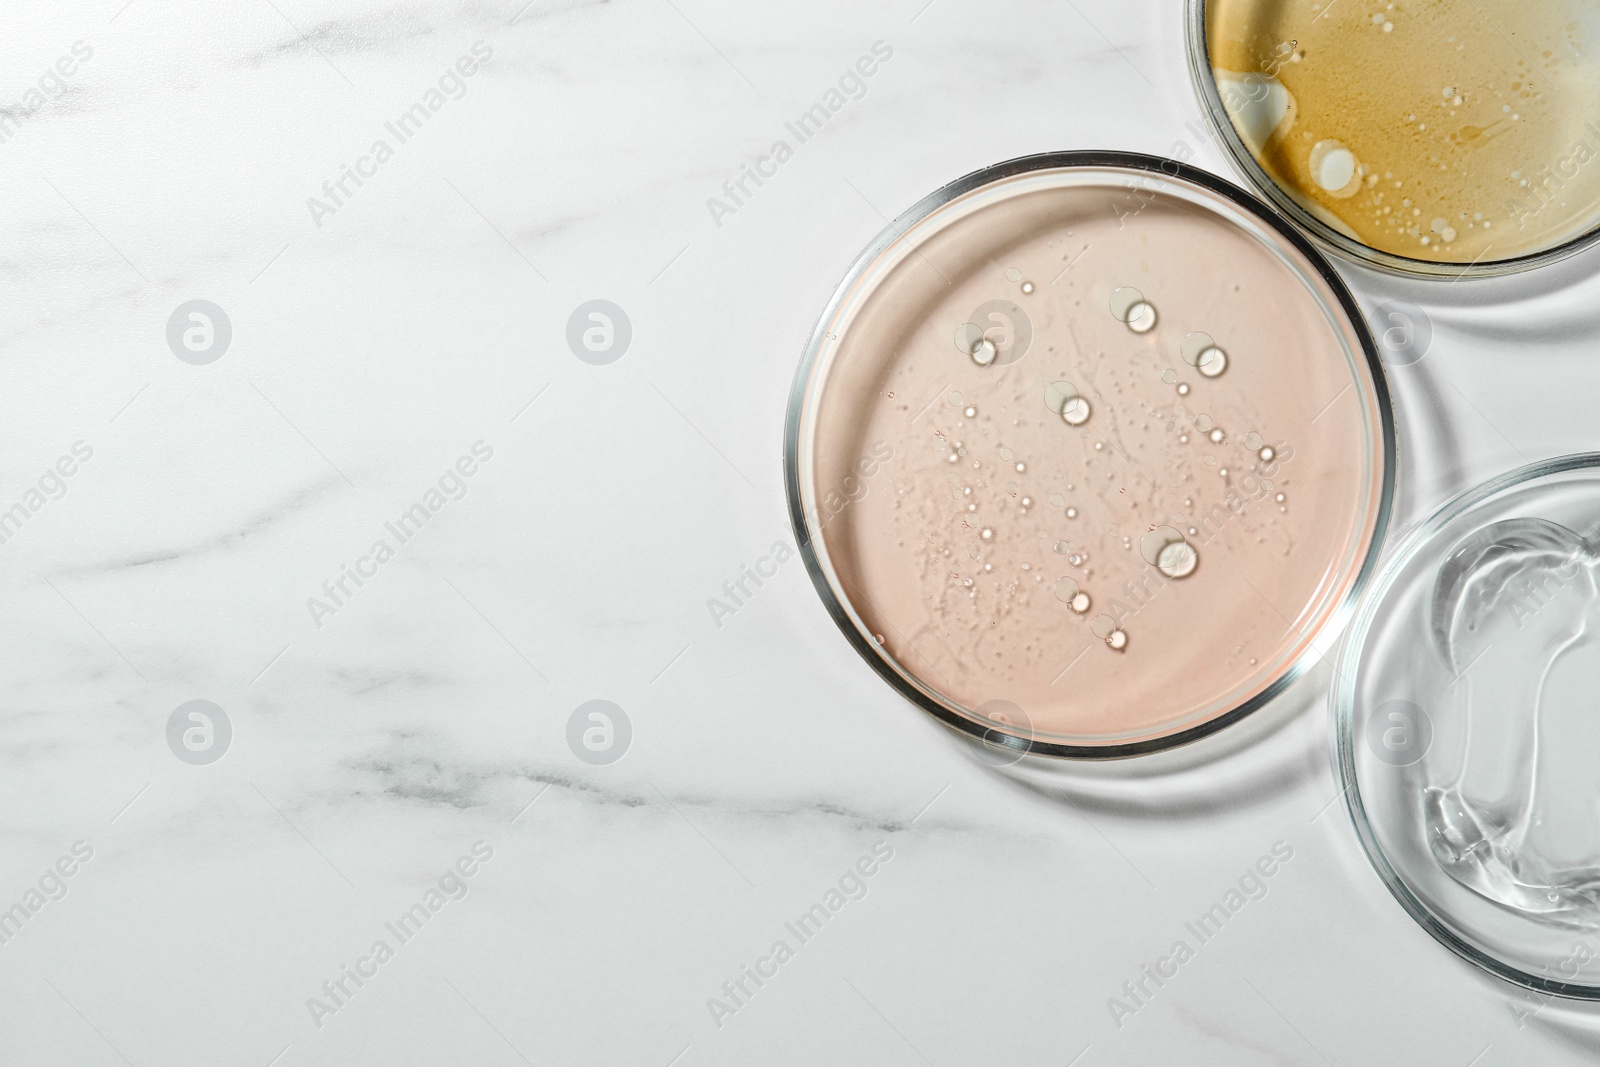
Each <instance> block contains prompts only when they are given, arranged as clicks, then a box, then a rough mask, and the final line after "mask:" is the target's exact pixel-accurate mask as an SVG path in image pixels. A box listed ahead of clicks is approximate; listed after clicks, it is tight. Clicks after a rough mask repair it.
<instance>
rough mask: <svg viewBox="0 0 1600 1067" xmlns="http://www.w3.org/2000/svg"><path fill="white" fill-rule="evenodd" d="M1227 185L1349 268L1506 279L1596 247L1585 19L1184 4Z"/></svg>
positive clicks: (1504, 11) (1438, 8) (1579, 7)
mask: <svg viewBox="0 0 1600 1067" xmlns="http://www.w3.org/2000/svg"><path fill="white" fill-rule="evenodd" d="M1188 21H1189V26H1188V32H1189V60H1190V70H1191V73H1192V75H1193V77H1194V81H1195V85H1196V88H1197V90H1198V92H1199V95H1200V98H1201V102H1202V104H1203V105H1204V108H1205V110H1206V111H1207V113H1208V114H1209V116H1210V119H1211V124H1212V127H1213V129H1214V131H1215V132H1216V134H1217V140H1218V141H1219V142H1220V143H1221V144H1222V146H1223V147H1224V149H1225V150H1226V152H1227V154H1229V155H1230V156H1231V157H1232V161H1233V163H1234V164H1235V166H1236V167H1237V169H1238V170H1239V172H1240V173H1241V174H1242V175H1243V176H1244V177H1245V179H1246V180H1247V181H1248V182H1250V184H1251V185H1252V186H1253V187H1254V188H1255V189H1256V190H1257V191H1259V192H1260V193H1261V194H1262V195H1263V196H1265V197H1266V198H1267V199H1268V200H1270V201H1272V203H1273V204H1275V205H1276V206H1277V207H1278V208H1279V209H1280V210H1282V211H1284V212H1285V213H1286V214H1288V215H1289V217H1290V218H1291V219H1293V220H1294V221H1295V223H1296V224H1297V225H1299V226H1301V227H1302V228H1304V229H1305V230H1307V231H1308V232H1310V233H1311V234H1313V235H1314V236H1315V237H1317V238H1318V239H1319V240H1320V241H1322V242H1323V243H1325V244H1326V245H1327V246H1329V247H1331V248H1333V249H1335V250H1337V251H1338V252H1340V253H1342V254H1344V255H1346V256H1348V257H1350V258H1353V259H1355V260H1358V261H1361V262H1365V263H1368V264H1370V265H1373V266H1376V267H1380V268H1383V269H1387V270H1391V271H1395V272H1398V273H1402V274H1410V275H1443V276H1450V277H1455V276H1460V275H1463V274H1470V275H1493V274H1507V273H1511V272H1513V271H1518V270H1524V269H1527V268H1530V267H1534V266H1538V265H1540V264H1542V263H1547V262H1551V261H1553V260H1556V259H1560V258H1563V257H1565V256H1567V255H1570V254H1572V253H1574V252H1576V251H1578V250H1580V249H1582V248H1584V247H1587V246H1588V245H1590V244H1592V243H1593V242H1594V241H1595V240H1596V238H1597V237H1600V105H1597V103H1596V101H1597V100H1600V7H1597V6H1596V5H1595V4H1594V3H1593V2H1592V0H1546V2H1542V3H1527V2H1526V0H1473V2H1471V3H1448V4H1445V3H1440V4H1414V3H1399V2H1397V3H1390V4H1384V5H1378V6H1376V7H1367V6H1363V5H1359V4H1357V5H1346V4H1339V3H1336V2H1332V0H1290V2H1287V3H1285V2H1279V0H1270V2H1268V0H1190V2H1189V12H1188Z"/></svg>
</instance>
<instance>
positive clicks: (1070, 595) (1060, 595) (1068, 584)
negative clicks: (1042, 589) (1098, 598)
mask: <svg viewBox="0 0 1600 1067" xmlns="http://www.w3.org/2000/svg"><path fill="white" fill-rule="evenodd" d="M1055 594H1056V599H1057V600H1059V601H1061V602H1062V603H1063V604H1071V603H1072V602H1073V601H1074V600H1076V599H1077V597H1078V580H1077V579H1076V578H1066V577H1062V578H1057V579H1056V584H1055Z"/></svg>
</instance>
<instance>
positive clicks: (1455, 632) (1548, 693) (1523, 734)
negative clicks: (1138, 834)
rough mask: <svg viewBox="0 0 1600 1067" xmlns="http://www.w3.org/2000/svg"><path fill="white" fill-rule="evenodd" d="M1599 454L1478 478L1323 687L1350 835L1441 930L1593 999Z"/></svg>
mask: <svg viewBox="0 0 1600 1067" xmlns="http://www.w3.org/2000/svg"><path fill="white" fill-rule="evenodd" d="M1597 621H1600V453H1588V454H1583V455H1575V456H1567V457H1562V458H1560V459H1554V460H1550V461H1547V462H1541V463H1535V464H1532V465H1529V466H1526V467H1523V468H1521V469H1519V470H1516V471H1513V472H1511V473H1510V474H1507V475H1504V476H1503V477H1500V478H1497V479H1495V480H1493V481H1491V482H1488V483H1487V484H1484V485H1482V486H1479V487H1477V488H1474V489H1471V490H1469V491H1468V492H1466V493H1464V494H1462V495H1461V496H1460V497H1458V498H1457V499H1455V500H1453V501H1451V502H1450V503H1449V504H1447V505H1445V507H1443V508H1442V509H1440V511H1439V512H1437V513H1436V514H1435V515H1434V516H1433V517H1432V518H1430V519H1429V520H1428V521H1427V522H1425V523H1423V524H1422V525H1421V526H1419V527H1418V528H1417V529H1416V530H1414V531H1412V532H1411V533H1410V534H1409V535H1408V536H1407V537H1406V538H1405V539H1404V540H1403V541H1402V543H1401V544H1400V545H1399V546H1398V548H1397V549H1396V551H1395V552H1394V553H1393V554H1392V556H1391V558H1390V560H1389V561H1388V562H1387V563H1386V564H1385V565H1384V567H1383V568H1382V570H1381V572H1380V574H1379V576H1378V578H1377V579H1376V581H1375V582H1374V583H1373V587H1372V589H1371V591H1370V593H1369V594H1368V598H1367V599H1366V600H1365V601H1364V602H1363V605H1362V607H1361V609H1360V611H1359V613H1358V614H1357V616H1356V619H1355V621H1354V622H1353V624H1352V626H1351V628H1350V634H1349V640H1348V643H1347V644H1346V646H1345V648H1344V650H1343V652H1342V653H1341V657H1340V667H1339V674H1338V680H1337V684H1336V687H1335V690H1334V702H1335V703H1334V709H1335V715H1334V719H1335V734H1336V747H1337V752H1338V765H1339V772H1340V774H1341V776H1342V777H1343V780H1344V785H1345V786H1346V791H1345V797H1346V802H1347V805H1348V808H1349V811H1350V815H1351V818H1352V820H1353V821H1354V822H1355V826H1356V831H1357V833H1358V834H1359V836H1360V838H1361V843H1362V845H1363V847H1364V848H1365V850H1366V853H1367V856H1368V857H1369V858H1370V859H1371V861H1372V864H1373V866H1374V867H1375V868H1376V869H1377V871H1378V873H1379V875H1380V876H1381V877H1382V878H1383V880H1384V882H1385V883H1387V884H1388V886H1389V889H1390V890H1391V891H1392V892H1393V893H1394V895H1395V897H1396V898H1397V899H1398V900H1399V901H1400V903H1401V904H1402V905H1403V906H1404V907H1405V909H1406V910H1407V911H1408V912H1410V914H1411V915H1412V917H1413V918H1414V919H1416V920H1417V922H1419V923H1421V924H1422V926H1423V927H1424V928H1426V929H1427V930H1428V931H1429V932H1430V933H1431V934H1433V936H1434V937H1436V938H1438V939H1439V940H1440V941H1441V942H1443V943H1444V944H1445V945H1447V946H1449V947H1450V948H1451V949H1453V950H1454V951H1456V952H1457V953H1459V954H1460V955H1461V956H1463V957H1465V958H1466V959H1468V960H1470V961H1472V962H1473V963H1476V964H1477V965H1479V966H1480V967H1483V968H1484V969H1485V970H1488V971H1490V972H1492V973H1494V974H1497V975H1499V976H1500V977H1502V978H1505V979H1507V980H1509V981H1512V982H1515V983H1517V984H1519V985H1522V986H1525V987H1528V988H1530V989H1537V990H1540V991H1542V992H1547V993H1553V994H1558V995H1562V996H1569V997H1580V998H1587V999H1600V837H1597V836H1596V834H1595V813H1596V811H1597V810H1600V784H1597V781H1596V778H1595V775H1594V768H1593V754H1594V752H1595V751H1596V749H1597V748H1600V719H1597V718H1596V717H1595V715H1594V713H1593V693H1594V678H1595V675H1596V672H1597V671H1600V643H1597V641H1596V636H1597V633H1600V630H1597V627H1596V623H1597Z"/></svg>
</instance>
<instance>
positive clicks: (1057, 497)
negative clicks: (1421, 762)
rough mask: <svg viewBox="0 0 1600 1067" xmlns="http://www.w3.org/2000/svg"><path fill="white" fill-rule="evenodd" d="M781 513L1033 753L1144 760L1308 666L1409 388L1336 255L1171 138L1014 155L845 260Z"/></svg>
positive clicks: (900, 641)
mask: <svg viewBox="0 0 1600 1067" xmlns="http://www.w3.org/2000/svg"><path fill="white" fill-rule="evenodd" d="M784 464H785V481H786V488H787V492H788V497H789V505H790V516H791V519H792V521H793V523H794V527H795V531H796V537H797V540H798V543H799V546H800V549H801V553H802V556H803V558H804V559H805V561H806V565H807V568H808V569H809V571H810V574H811V577H812V580H813V583H814V585H815V586H816V589H817V591H818V593H819V594H820V596H821V598H822V601H823V603H824V604H825V606H826V607H827V609H828V610H829V611H830V613H831V614H832V616H833V618H834V620H835V621H836V622H837V624H838V625H839V627H840V629H841V630H842V631H843V633H844V635H845V637H846V639H847V640H848V641H849V642H850V643H851V644H852V645H853V646H854V647H855V649H856V650H857V651H858V652H859V653H860V654H861V655H862V656H863V657H864V658H865V659H866V661H867V662H868V663H869V664H870V665H871V666H872V667H873V668H874V669H875V670H876V671H877V673H878V674H879V675H880V676H882V677H883V678H884V679H885V680H887V681H888V682H889V684H890V685H891V686H893V687H894V688H895V689H896V690H898V691H899V692H900V693H901V694H902V695H904V696H905V697H906V698H907V699H909V700H910V701H911V702H912V703H913V704H915V705H917V706H918V707H920V708H922V709H924V710H925V711H927V712H929V713H931V714H932V715H934V716H936V717H937V718H939V719H940V720H942V721H943V722H945V723H947V724H949V725H951V726H954V727H956V728H957V729H960V730H962V731H965V732H967V733H969V734H972V735H974V736H977V737H980V738H984V739H986V740H987V741H989V742H990V743H991V744H992V745H995V746H997V747H999V748H1002V749H1005V750H1007V751H1009V752H1012V753H1021V754H1026V753H1038V754H1042V755H1050V756H1062V757H1075V758H1107V757H1122V756H1132V755H1137V754H1140V753H1145V752H1152V751H1156V750H1159V749H1165V748H1170V747H1173V746H1176V745H1179V744H1183V743H1184V742H1187V741H1192V740H1194V739H1196V738H1199V737H1201V736H1204V735H1206V734H1209V733H1211V732H1212V731H1215V730H1218V729H1221V728H1222V727H1224V726H1227V725H1228V724H1230V723H1232V722H1235V721H1237V720H1239V719H1240V718H1242V717H1244V716H1246V715H1248V714H1250V713H1251V712H1252V711H1254V710H1255V709H1257V708H1259V707H1261V706H1262V705H1263V704H1265V703H1266V702H1267V701H1268V700H1270V699H1271V698H1272V697H1273V696H1274V695H1276V694H1277V693H1278V692H1280V691H1281V690H1282V689H1283V688H1285V687H1286V686H1288V685H1289V684H1290V683H1291V682H1292V681H1293V680H1294V679H1295V678H1296V677H1298V675H1299V674H1300V673H1302V672H1303V671H1304V670H1305V669H1306V668H1307V667H1308V666H1309V665H1310V664H1312V663H1314V662H1315V661H1316V659H1317V657H1318V656H1319V655H1320V653H1321V651H1322V650H1323V649H1325V648H1327V647H1328V646H1329V645H1330V644H1331V642H1332V640H1333V638H1334V635H1335V634H1337V633H1338V632H1339V630H1340V628H1341V627H1342V625H1343V623H1344V622H1345V621H1346V619H1347V618H1348V616H1349V614H1350V612H1351V611H1352V610H1353V604H1354V598H1355V597H1356V595H1357V594H1358V593H1359V592H1360V590H1361V589H1362V587H1363V585H1364V583H1365V581H1366V578H1367V577H1368V575H1369V573H1370V571H1371V569H1372V568H1373V566H1374V562H1373V561H1374V558H1375V550H1376V547H1377V545H1378V544H1379V542H1380V540H1381V536H1382V532H1383V529H1384V527H1385V524H1386V522H1387V516H1388V513H1389V507H1390V498H1391V493H1392V481H1393V470H1394V433H1393V424H1392V415H1391V411H1390V405H1389V397H1388V392H1387V388H1386V385H1385V383H1384V379H1383V373H1382V369H1381V365H1380V364H1379V363H1378V360H1377V357H1376V353H1375V349H1374V346H1373V341H1372V338H1371V336H1370V335H1369V333H1368V331H1367V328H1366V326H1365V325H1364V324H1363V323H1362V321H1361V318H1360V315H1359V313H1358V312H1357V309H1356V306H1355V304H1354V303H1353V302H1352V301H1351V298H1350V295H1349V293H1348V292H1347V291H1346V289H1345V288H1344V286H1343V284H1342V283H1341V282H1340V281H1339V279H1338V277H1337V275H1336V274H1335V273H1334V272H1333V271H1332V270H1331V269H1330V267H1329V265H1328V263H1327V262H1326V260H1324V259H1323V258H1322V256H1321V255H1320V254H1319V253H1318V252H1317V251H1316V250H1315V249H1314V248H1313V247H1312V246H1311V245H1310V244H1309V243H1308V242H1307V241H1306V240H1305V239H1304V238H1303V237H1302V236H1301V235H1299V234H1298V233H1297V232H1296V231H1295V230H1294V229H1293V228H1292V227H1291V226H1289V225H1288V224H1287V223H1285V222H1284V221H1283V220H1282V219H1281V218H1280V217H1279V216H1278V215H1277V214H1276V213H1274V212H1273V211H1271V209H1270V208H1268V207H1267V206H1266V205H1265V204H1262V203H1261V202H1260V201H1259V200H1257V199H1255V198H1254V197H1252V196H1250V195H1249V194H1247V193H1245V192H1244V191H1242V190H1240V189H1238V188H1237V187H1235V186H1233V185H1230V184H1228V183H1227V182H1225V181H1222V180H1221V179H1218V178H1216V177H1214V176H1211V175H1208V174H1205V173H1203V172H1200V171H1197V170H1194V169H1191V168H1188V167H1186V166H1183V165H1181V164H1179V163H1176V162H1174V161H1172V160H1165V159H1157V158H1154V157H1149V156H1138V155H1131V154H1124V153H1106V152H1102V153H1065V154H1055V155H1041V156H1031V157H1027V158H1024V159H1018V160H1012V161H1010V162H1007V163H1002V164H999V165H996V166H994V167H990V168H987V169H985V170H982V171H978V172H976V173H974V174H970V175H968V176H966V177H964V178H962V179H960V180H958V181H956V182H953V183H951V184H950V185H948V186H946V187H944V188H943V189H940V190H938V191H937V192H935V193H933V194H932V195H931V196H929V197H927V198H926V199H924V200H922V201H921V202H920V203H918V204H916V205H915V206H913V207H912V208H911V209H909V210H908V211H907V212H905V213H904V214H903V215H901V216H900V217H899V218H898V219H896V220H895V221H894V223H892V224H891V225H890V227H889V228H888V229H887V230H885V231H884V232H883V233H882V234H881V235H880V236H879V237H878V238H877V239H876V240H874V241H873V242H872V244H871V245H870V246H869V247H868V248H867V250H866V251H865V252H864V253H862V255H861V256H860V258H859V259H857V261H856V262H855V264H854V265H853V266H852V267H851V268H850V270H849V272H848V274H847V275H846V277H845V278H844V280H843V281H842V282H841V283H840V285H839V287H838V289H837V291H836V292H835V293H834V295H833V297H832V299H831V300H830V301H829V303H828V305H827V307H826V309H825V310H824V312H823V314H822V317H821V319H820V321H819V322H818V324H817V326H816V329H815V331H814V333H813V334H812V336H811V339H810V342H809V344H808V346H807V348H806V351H805V354H804V356H803V358H802V361H801V365H800V368H799V371H798V373H797V374H796V378H795V384H794V389H793V392H792V394H791V398H790V406H789V412H788V423H787V427H786V434H785V451H784Z"/></svg>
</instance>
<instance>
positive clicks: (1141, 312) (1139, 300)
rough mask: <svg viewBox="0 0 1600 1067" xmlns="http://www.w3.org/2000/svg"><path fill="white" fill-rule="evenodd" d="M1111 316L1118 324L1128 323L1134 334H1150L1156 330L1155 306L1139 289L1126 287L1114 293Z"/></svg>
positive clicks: (1112, 295)
mask: <svg viewBox="0 0 1600 1067" xmlns="http://www.w3.org/2000/svg"><path fill="white" fill-rule="evenodd" d="M1111 314H1112V317H1114V318H1115V319H1116V320H1117V321H1118V322H1124V323H1127V325H1128V329H1130V330H1132V331H1133V332H1134V333H1149V332H1150V331H1151V330H1152V329H1154V328H1155V324H1156V309H1155V306H1154V305H1152V304H1150V303H1149V302H1148V301H1146V300H1145V298H1144V294H1143V293H1141V292H1139V290H1137V289H1131V288H1127V287H1124V288H1121V289H1118V290H1117V291H1116V292H1114V293H1112V294H1111Z"/></svg>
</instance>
